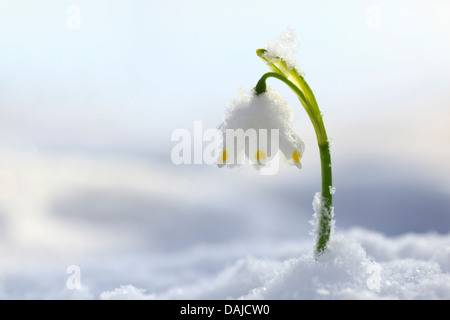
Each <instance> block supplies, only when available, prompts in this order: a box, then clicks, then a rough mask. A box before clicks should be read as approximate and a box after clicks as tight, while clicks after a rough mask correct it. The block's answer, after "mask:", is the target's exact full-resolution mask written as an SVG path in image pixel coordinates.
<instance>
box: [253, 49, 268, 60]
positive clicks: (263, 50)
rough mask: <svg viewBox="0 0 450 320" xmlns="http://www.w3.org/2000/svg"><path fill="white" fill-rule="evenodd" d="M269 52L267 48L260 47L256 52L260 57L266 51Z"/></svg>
mask: <svg viewBox="0 0 450 320" xmlns="http://www.w3.org/2000/svg"><path fill="white" fill-rule="evenodd" d="M266 52H267V50H266V49H258V50H256V54H257V55H258V57H260V58H261V57H262V56H263V55H264V54H265V53H266Z"/></svg>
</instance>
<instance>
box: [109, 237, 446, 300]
mask: <svg viewBox="0 0 450 320" xmlns="http://www.w3.org/2000/svg"><path fill="white" fill-rule="evenodd" d="M440 259H442V257H440ZM143 292H144V291H143V290H140V289H136V288H134V287H132V286H125V287H121V288H119V289H116V290H114V291H110V292H105V293H103V294H102V295H101V298H102V299H127V298H132V299H241V300H246V299H251V300H260V299H267V300H277V299H278V300H280V299H282V300H291V299H305V300H306V299H308V300H309V299H315V300H316V299H317V300H318V299H336V300H337V299H448V298H449V297H450V275H449V273H448V272H443V271H442V270H441V267H440V265H439V264H438V263H437V262H435V261H432V260H431V261H430V260H428V261H425V260H415V259H412V258H409V259H394V260H391V261H387V262H381V263H378V262H376V261H375V260H374V258H372V257H370V256H368V255H367V253H366V251H365V249H364V248H363V247H362V246H361V244H360V243H359V242H358V241H356V240H354V239H352V238H349V237H347V236H343V235H337V236H335V237H334V238H333V239H332V240H331V241H330V243H329V250H328V251H326V252H325V253H324V254H322V255H321V256H320V257H318V258H317V260H316V259H314V255H313V254H312V252H311V253H306V254H303V255H301V256H299V257H297V258H292V259H288V260H285V261H281V262H280V261H274V260H265V259H257V258H254V257H247V258H243V259H241V260H238V261H237V262H236V263H235V264H234V265H231V266H229V267H227V268H226V269H225V270H224V271H222V272H220V273H219V274H218V275H216V276H215V277H213V278H210V279H203V280H202V281H201V282H199V283H198V284H194V285H190V286H186V287H177V288H172V289H170V290H168V291H166V292H163V293H161V294H152V295H145V294H144V293H143Z"/></svg>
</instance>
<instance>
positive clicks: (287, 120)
mask: <svg viewBox="0 0 450 320" xmlns="http://www.w3.org/2000/svg"><path fill="white" fill-rule="evenodd" d="M293 121H294V114H293V110H292V108H291V106H290V105H289V104H288V102H287V101H286V100H284V99H283V97H282V96H281V95H279V94H278V93H277V92H276V91H274V90H273V89H272V88H270V87H268V88H267V91H266V92H264V93H261V94H259V95H256V94H255V93H254V92H250V93H246V92H240V95H239V97H238V98H236V99H235V100H233V101H232V102H231V104H230V105H229V107H228V109H227V111H226V114H225V119H224V121H223V123H222V124H221V125H220V126H219V129H220V130H221V131H222V137H223V149H222V154H221V155H220V156H219V159H218V166H219V167H223V166H229V167H233V166H237V165H241V164H244V163H246V161H245V160H247V161H248V162H249V163H251V164H253V165H255V166H256V167H257V168H259V167H261V166H264V165H265V164H267V163H268V162H269V161H270V160H271V159H273V158H274V156H275V155H276V154H277V152H279V151H280V152H281V153H282V154H283V155H284V157H285V158H286V159H287V160H288V162H289V163H291V164H292V165H295V166H297V167H298V168H301V158H302V156H303V151H304V149H305V144H304V142H303V141H302V139H300V137H299V136H298V135H297V134H296V133H295V132H294V130H293V129H292V127H291V126H292V123H293Z"/></svg>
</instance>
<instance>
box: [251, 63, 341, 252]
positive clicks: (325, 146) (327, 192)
mask: <svg viewBox="0 0 450 320" xmlns="http://www.w3.org/2000/svg"><path fill="white" fill-rule="evenodd" d="M270 77H272V78H276V79H279V80H281V81H282V82H284V83H285V84H287V85H288V86H289V88H291V89H292V91H294V93H295V94H296V95H297V97H298V98H299V100H300V102H301V103H302V105H303V107H304V109H305V110H306V112H307V114H308V116H309V118H310V120H311V122H312V124H313V126H314V130H315V132H316V136H317V142H318V145H319V151H320V162H321V173H322V194H321V195H322V206H321V209H322V210H321V212H320V216H319V217H318V226H317V230H318V234H317V240H316V241H317V243H316V248H315V253H316V256H317V255H319V254H321V253H323V252H324V250H325V249H326V246H327V243H328V241H329V240H330V236H331V228H332V226H331V223H332V204H333V201H332V200H333V195H332V192H331V188H332V185H333V184H332V173H331V155H330V144H329V141H328V137H327V133H326V130H325V126H324V123H323V118H322V114H321V113H320V110H319V108H318V107H317V105H316V103H314V104H311V103H309V101H308V100H307V99H306V97H305V94H304V93H303V91H302V90H301V89H300V88H299V87H298V86H297V85H295V84H294V83H293V82H292V81H290V80H289V79H288V78H287V77H285V76H284V75H282V74H280V73H277V72H268V73H266V74H264V75H263V76H262V77H261V79H260V80H259V81H258V83H257V84H256V87H255V93H256V95H259V94H261V93H264V92H266V90H267V85H266V80H267V79H268V78H270ZM305 85H307V84H306V82H305ZM308 89H309V87H308ZM309 90H310V89H309ZM309 94H310V95H312V91H310V92H309Z"/></svg>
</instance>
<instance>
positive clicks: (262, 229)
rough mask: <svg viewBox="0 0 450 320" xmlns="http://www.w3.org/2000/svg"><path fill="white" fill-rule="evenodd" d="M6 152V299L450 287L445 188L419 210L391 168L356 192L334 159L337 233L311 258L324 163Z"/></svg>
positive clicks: (396, 293) (287, 294) (1, 289)
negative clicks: (221, 165)
mask: <svg viewBox="0 0 450 320" xmlns="http://www.w3.org/2000/svg"><path fill="white" fill-rule="evenodd" d="M1 156H2V159H3V165H4V167H7V168H9V171H6V170H3V171H2V177H4V178H5V179H3V180H2V181H3V184H2V187H1V188H0V190H1V191H2V193H1V196H2V205H1V207H0V212H1V218H2V241H1V246H0V253H1V256H2V260H1V264H0V298H2V299H31V298H33V299H449V298H450V274H449V270H450V234H449V233H448V232H442V230H446V229H448V227H449V220H448V216H447V215H445V213H448V211H446V210H447V209H446V208H447V207H446V206H447V205H448V197H446V198H445V197H444V198H442V199H441V200H442V201H441V202H439V201H436V199H435V198H427V197H423V198H422V200H421V201H422V202H425V204H426V205H427V206H428V209H429V210H428V211H421V210H422V207H419V208H416V209H417V210H416V211H414V206H411V207H410V206H408V203H409V202H410V201H412V200H413V199H412V198H411V197H410V196H412V197H418V196H419V195H420V190H419V191H416V192H415V193H414V192H412V193H411V195H410V196H408V197H404V198H403V197H402V195H401V193H400V192H397V193H396V192H395V190H400V189H402V188H403V187H404V186H405V185H404V184H408V183H409V182H408V179H407V178H405V179H406V181H405V182H404V184H402V183H401V182H400V181H398V180H397V179H396V177H395V174H394V173H392V174H390V175H388V177H386V176H381V177H379V176H378V175H377V174H376V172H375V176H372V178H371V179H370V180H371V181H372V183H371V188H368V190H370V192H371V193H369V194H368V195H367V197H366V198H365V199H363V201H362V202H361V201H359V202H358V199H356V198H355V199H352V198H351V196H352V193H354V192H355V190H356V189H355V188H358V186H356V187H354V186H352V183H355V181H357V180H356V178H354V179H351V180H352V183H349V182H346V181H345V180H342V179H341V177H342V176H345V175H344V174H343V175H341V174H339V171H340V170H339V168H336V171H337V174H336V180H337V181H336V183H337V185H338V186H337V192H336V195H335V199H336V230H335V235H334V237H333V240H332V241H331V243H330V248H329V250H328V252H327V253H326V254H324V255H323V256H321V257H320V258H319V259H318V260H317V261H315V260H314V258H313V256H312V250H313V241H312V237H311V235H310V231H311V229H312V227H311V225H310V223H309V220H311V218H312V213H313V209H312V197H313V194H314V193H313V192H310V191H312V190H313V189H312V187H311V186H313V185H314V182H312V180H311V179H312V178H314V177H315V176H316V174H317V171H316V170H317V169H318V168H317V167H316V166H312V167H311V168H309V170H305V171H301V173H299V171H297V170H298V169H296V168H295V170H296V171H295V173H296V174H295V175H294V174H292V171H291V170H293V169H294V168H290V167H287V166H286V167H282V168H281V169H280V172H279V174H277V175H273V176H262V175H259V174H258V173H257V171H256V170H254V169H253V168H246V167H243V168H242V169H218V168H215V167H212V166H211V167H209V166H206V167H205V166H197V167H195V166H184V167H183V166H175V165H169V166H167V165H163V164H161V163H160V164H158V163H154V162H150V161H148V160H142V159H140V160H136V159H134V160H130V159H124V158H117V157H105V156H101V157H92V156H88V155H86V154H84V155H83V154H66V155H64V156H43V155H40V154H38V153H36V152H35V153H33V152H30V153H27V154H23V153H19V152H17V153H15V152H2V154H1ZM378 169H380V168H378ZM385 169H386V170H388V169H387V168H385ZM397 169H398V168H397ZM302 170H304V169H302ZM342 170H344V169H342ZM346 170H347V171H346V174H347V175H348V174H349V173H350V172H352V171H349V170H350V169H346ZM353 170H354V171H353V174H354V175H359V179H362V177H361V175H362V173H361V172H359V171H358V169H357V168H356V166H354V167H353ZM380 170H381V169H380ZM398 173H399V171H397V174H398ZM376 176H378V178H376ZM415 179H417V177H415ZM8 181H9V182H8ZM339 181H340V182H339ZM380 181H384V182H385V183H386V185H379V182H380ZM419 182H420V184H421V185H423V188H424V189H426V188H429V186H428V185H426V183H425V182H423V181H419ZM339 185H341V187H339ZM360 185H361V186H363V187H368V186H367V185H364V184H360ZM377 185H379V188H380V190H378V191H379V192H375V191H376V190H377V188H376V186H377ZM309 188H311V190H309ZM340 189H342V191H341V192H340V191H339V190H340ZM346 190H347V191H346ZM383 190H385V193H383V192H382V191H383ZM422 191H423V190H422ZM434 191H435V190H434ZM380 192H381V193H380ZM371 194H372V196H371ZM423 194H424V195H426V194H427V193H426V192H425V191H423ZM380 195H381V196H382V198H379V197H380ZM372 201H373V202H372ZM378 201H381V202H382V203H383V206H381V207H380V208H382V210H383V211H381V210H380V211H379V212H378V213H377V217H369V214H370V215H372V214H374V213H373V211H374V210H375V209H372V210H367V212H365V211H364V208H365V207H367V205H369V204H371V205H372V206H376V203H377V202H378ZM413 203H414V202H413ZM402 207H403V208H404V210H407V211H408V212H407V213H408V214H410V215H411V217H410V219H408V217H406V218H405V217H404V215H405V214H406V213H404V212H402V211H400V210H401V209H399V208H402ZM355 208H357V209H355ZM352 210H356V212H351V211H352ZM389 210H390V211H389ZM346 211H347V212H346ZM357 216H359V218H357ZM413 216H414V217H413ZM399 217H400V218H399ZM364 220H368V221H370V222H371V223H372V224H373V226H374V228H373V229H371V228H370V227H369V226H368V225H364V223H363V221H364ZM359 222H361V223H359ZM383 224H386V225H387V226H389V227H386V228H385V230H386V231H383V228H382V227H381V226H382V225H383ZM360 225H364V226H360ZM433 226H435V227H434V229H433ZM376 228H378V230H379V231H376V230H375V229H376ZM439 228H441V229H440V230H441V231H439V232H438V231H437V230H438V229H439ZM405 229H410V230H413V231H409V232H404V230H405ZM427 229H428V230H429V231H426V230H427Z"/></svg>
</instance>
